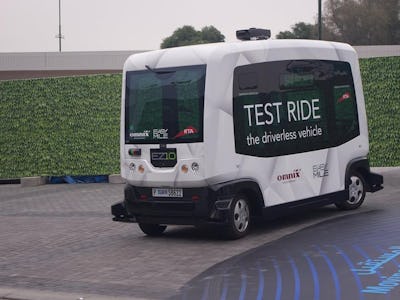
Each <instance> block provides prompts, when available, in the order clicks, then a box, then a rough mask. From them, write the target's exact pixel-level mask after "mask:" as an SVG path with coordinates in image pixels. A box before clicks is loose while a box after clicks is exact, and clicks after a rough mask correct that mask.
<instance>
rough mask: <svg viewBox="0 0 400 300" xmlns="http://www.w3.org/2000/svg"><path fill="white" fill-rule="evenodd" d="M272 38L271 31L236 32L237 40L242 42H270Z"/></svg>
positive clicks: (244, 30) (246, 30) (243, 30)
mask: <svg viewBox="0 0 400 300" xmlns="http://www.w3.org/2000/svg"><path fill="white" fill-rule="evenodd" d="M270 37H271V30H269V29H261V28H250V29H242V30H236V38H237V39H238V40H241V41H250V40H268V39H269V38H270Z"/></svg>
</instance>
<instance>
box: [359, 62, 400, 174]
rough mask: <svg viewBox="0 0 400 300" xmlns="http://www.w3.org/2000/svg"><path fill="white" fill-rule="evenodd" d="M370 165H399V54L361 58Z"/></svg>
mask: <svg viewBox="0 0 400 300" xmlns="http://www.w3.org/2000/svg"><path fill="white" fill-rule="evenodd" d="M360 68H361V77H362V80H363V89H364V97H365V103H366V109H367V117H368V131H369V141H370V156H369V158H370V162H371V165H372V166H380V167H384V166H400V56H396V57H385V58H369V59H362V60H360Z"/></svg>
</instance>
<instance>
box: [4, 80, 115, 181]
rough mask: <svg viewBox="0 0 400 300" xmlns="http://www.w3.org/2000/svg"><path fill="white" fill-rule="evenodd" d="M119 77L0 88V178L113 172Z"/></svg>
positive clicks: (35, 82)
mask: <svg viewBox="0 0 400 300" xmlns="http://www.w3.org/2000/svg"><path fill="white" fill-rule="evenodd" d="M120 88H121V75H99V76H81V77H66V78H49V79H33V80H17V81H3V82H0V132H1V136H0V166H1V167H0V178H19V177H24V176H35V175H54V176H55V175H99V174H110V173H118V172H119V171H118V170H119V129H118V128H119V114H120V99H121V96H120V95H121V91H120Z"/></svg>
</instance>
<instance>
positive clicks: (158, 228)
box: [139, 223, 167, 236]
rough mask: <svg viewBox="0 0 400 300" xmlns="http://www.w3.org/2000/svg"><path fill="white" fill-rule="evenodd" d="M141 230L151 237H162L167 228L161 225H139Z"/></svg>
mask: <svg viewBox="0 0 400 300" xmlns="http://www.w3.org/2000/svg"><path fill="white" fill-rule="evenodd" d="M139 227H140V229H141V230H142V231H143V232H144V233H145V234H147V235H149V236H160V235H162V234H163V232H164V231H165V229H166V228H167V226H165V225H159V224H146V223H139Z"/></svg>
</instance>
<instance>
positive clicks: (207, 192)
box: [111, 185, 232, 225]
mask: <svg viewBox="0 0 400 300" xmlns="http://www.w3.org/2000/svg"><path fill="white" fill-rule="evenodd" d="M231 201H232V197H226V196H225V197H220V196H217V194H216V192H214V191H213V190H212V189H211V188H209V187H203V188H184V189H183V197H182V198H167V197H166V198H160V197H153V196H152V188H149V187H136V186H132V185H127V186H126V187H125V195H124V201H123V202H119V203H116V204H114V205H113V206H112V207H111V213H112V214H113V215H114V218H113V220H114V221H118V222H137V223H148V224H176V225H200V224H204V223H207V224H209V223H212V224H226V222H227V211H228V210H229V209H230V204H231Z"/></svg>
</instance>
